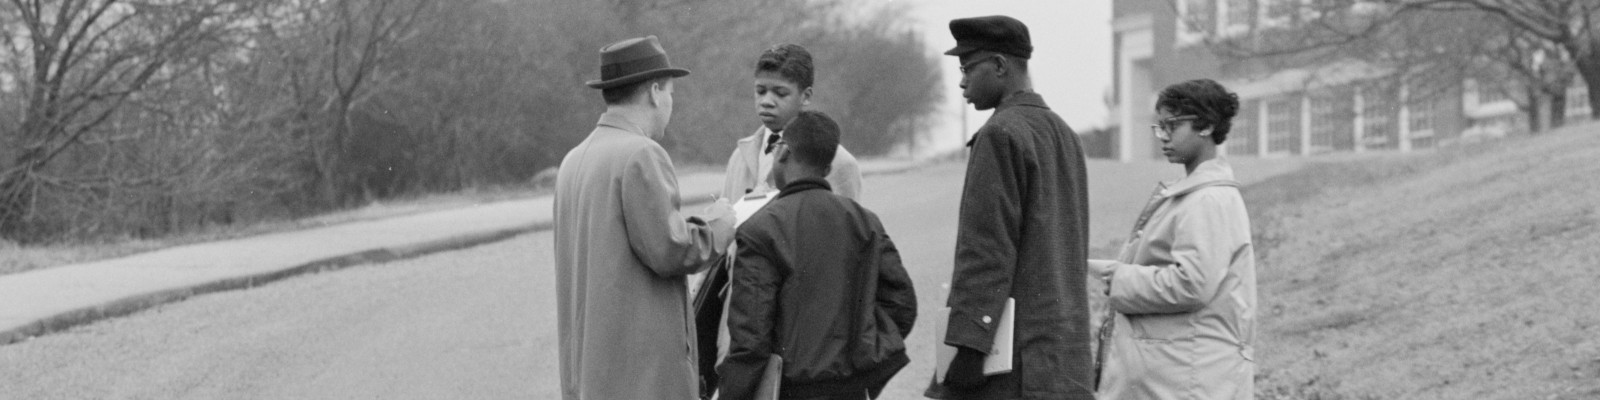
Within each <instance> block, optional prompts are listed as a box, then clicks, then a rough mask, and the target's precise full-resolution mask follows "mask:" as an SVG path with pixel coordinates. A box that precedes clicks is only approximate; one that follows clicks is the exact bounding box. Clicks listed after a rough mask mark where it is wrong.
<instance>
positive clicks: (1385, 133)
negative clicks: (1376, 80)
mask: <svg viewBox="0 0 1600 400" xmlns="http://www.w3.org/2000/svg"><path fill="white" fill-rule="evenodd" d="M1395 95H1396V93H1395V91H1394V89H1392V88H1388V87H1385V86H1383V85H1381V84H1374V85H1368V86H1366V87H1363V88H1362V89H1361V144H1362V146H1364V147H1367V148H1389V147H1394V145H1395V142H1394V140H1392V139H1390V138H1393V137H1395V136H1396V135H1397V134H1398V133H1399V125H1398V124H1396V123H1395V121H1396V120H1397V119H1399V113H1400V108H1399V107H1396V103H1398V102H1396V101H1395Z"/></svg>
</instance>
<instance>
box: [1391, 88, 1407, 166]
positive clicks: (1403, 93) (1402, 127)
mask: <svg viewBox="0 0 1600 400" xmlns="http://www.w3.org/2000/svg"><path fill="white" fill-rule="evenodd" d="M1395 123H1396V124H1397V125H1399V126H1398V127H1397V128H1399V131H1398V132H1399V134H1398V135H1395V138H1396V140H1399V143H1396V145H1397V146H1398V147H1397V148H1399V149H1400V152H1401V153H1405V152H1409V151H1411V99H1410V96H1409V93H1407V88H1406V85H1400V118H1399V121H1395Z"/></svg>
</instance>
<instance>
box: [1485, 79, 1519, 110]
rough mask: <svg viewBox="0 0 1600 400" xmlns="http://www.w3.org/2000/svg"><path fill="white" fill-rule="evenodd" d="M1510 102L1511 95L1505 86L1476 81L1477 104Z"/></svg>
mask: <svg viewBox="0 0 1600 400" xmlns="http://www.w3.org/2000/svg"><path fill="white" fill-rule="evenodd" d="M1509 100H1511V93H1510V91H1509V90H1506V87H1505V85H1501V84H1498V83H1492V82H1484V81H1478V104H1479V105H1484V104H1489V103H1498V102H1502V101H1509Z"/></svg>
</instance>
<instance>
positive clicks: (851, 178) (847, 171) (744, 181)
mask: <svg viewBox="0 0 1600 400" xmlns="http://www.w3.org/2000/svg"><path fill="white" fill-rule="evenodd" d="M771 134H772V131H770V130H767V127H765V126H763V127H761V128H760V129H756V132H755V133H753V134H750V136H745V137H744V138H743V139H739V144H738V145H736V146H734V148H733V154H732V155H729V156H728V167H727V171H725V172H726V173H724V174H723V180H722V197H723V198H728V199H738V198H740V197H744V195H745V191H747V190H750V189H751V188H754V187H756V186H757V185H756V184H757V183H760V182H761V181H762V180H765V179H767V177H765V176H759V175H760V174H761V173H760V170H761V166H760V161H761V156H762V154H763V153H762V150H763V149H764V148H765V147H766V137H767V135H771ZM827 179H828V186H832V187H833V193H834V194H837V195H840V196H844V197H846V198H849V199H850V200H856V201H861V166H860V165H857V164H856V157H855V156H854V155H851V154H850V151H849V150H845V149H844V146H842V145H841V146H839V150H838V152H836V153H834V155H833V169H832V170H830V171H828V176H827Z"/></svg>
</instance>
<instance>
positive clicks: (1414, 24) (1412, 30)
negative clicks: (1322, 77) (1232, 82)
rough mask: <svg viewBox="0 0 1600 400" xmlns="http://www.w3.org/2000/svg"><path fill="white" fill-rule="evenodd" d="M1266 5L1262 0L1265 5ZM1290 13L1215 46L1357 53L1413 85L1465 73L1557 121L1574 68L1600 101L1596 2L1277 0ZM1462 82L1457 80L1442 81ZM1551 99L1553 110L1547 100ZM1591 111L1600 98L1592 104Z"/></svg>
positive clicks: (1302, 54) (1248, 53)
mask: <svg viewBox="0 0 1600 400" xmlns="http://www.w3.org/2000/svg"><path fill="white" fill-rule="evenodd" d="M1264 4H1265V3H1264ZM1272 4H1278V5H1280V6H1282V7H1286V10H1287V11H1286V12H1283V14H1284V15H1286V16H1287V17H1288V18H1291V19H1292V20H1293V23H1292V24H1290V25H1291V26H1290V27H1287V28H1269V29H1261V30H1262V31H1270V34H1263V33H1258V34H1256V35H1250V36H1248V37H1236V38H1219V39H1216V40H1215V41H1214V44H1216V45H1217V46H1215V47H1216V48H1217V49H1219V52H1220V53H1221V54H1223V55H1224V56H1225V57H1227V58H1230V59H1234V60H1243V59H1255V58H1265V59H1276V60H1292V61H1288V62H1293V63H1298V64H1299V65H1315V64H1325V63H1327V62H1330V61H1332V60H1339V59H1359V60H1363V61H1366V62H1369V63H1373V64H1376V65H1378V66H1379V67H1382V68H1384V69H1388V70H1391V71H1394V72H1396V73H1398V74H1400V78H1401V79H1402V80H1404V81H1405V82H1406V83H1407V85H1408V86H1418V87H1433V88H1445V87H1449V86H1453V85H1454V84H1456V83H1459V79H1461V78H1463V77H1477V78H1480V80H1481V81H1494V82H1500V81H1506V80H1507V79H1506V78H1507V77H1509V78H1510V81H1511V82H1510V83H1512V84H1511V85H1506V86H1510V87H1513V88H1521V89H1522V90H1521V91H1519V92H1517V93H1515V94H1516V95H1515V96H1512V97H1513V99H1515V100H1517V103H1518V106H1519V108H1521V109H1522V110H1523V111H1524V112H1525V113H1528V114H1529V116H1530V118H1529V120H1530V123H1532V124H1535V125H1534V126H1535V128H1536V129H1535V131H1537V127H1538V126H1539V125H1537V124H1538V123H1539V122H1538V121H1541V120H1543V119H1542V118H1539V117H1538V115H1537V113H1538V112H1539V110H1541V109H1549V110H1552V112H1551V115H1550V121H1551V125H1552V126H1561V125H1562V124H1563V123H1564V122H1565V120H1564V114H1562V113H1561V112H1559V111H1560V110H1561V109H1563V108H1564V106H1565V90H1566V87H1567V86H1568V85H1570V84H1571V82H1572V79H1573V77H1574V73H1576V74H1577V75H1581V76H1582V77H1583V78H1584V82H1585V83H1586V85H1588V86H1589V87H1590V89H1591V90H1590V92H1589V93H1590V99H1591V101H1593V100H1600V97H1597V96H1600V87H1597V85H1600V48H1597V44H1600V32H1597V31H1596V30H1595V28H1594V26H1593V25H1594V23H1595V22H1596V18H1597V17H1600V3H1596V2H1593V1H1584V0H1551V1H1515V0H1313V1H1279V2H1274V3H1272ZM1448 80H1456V82H1442V81H1448ZM1544 104H1548V105H1549V107H1544ZM1590 107H1591V110H1592V111H1591V115H1600V104H1596V103H1591V104H1590Z"/></svg>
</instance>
